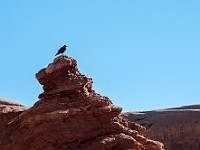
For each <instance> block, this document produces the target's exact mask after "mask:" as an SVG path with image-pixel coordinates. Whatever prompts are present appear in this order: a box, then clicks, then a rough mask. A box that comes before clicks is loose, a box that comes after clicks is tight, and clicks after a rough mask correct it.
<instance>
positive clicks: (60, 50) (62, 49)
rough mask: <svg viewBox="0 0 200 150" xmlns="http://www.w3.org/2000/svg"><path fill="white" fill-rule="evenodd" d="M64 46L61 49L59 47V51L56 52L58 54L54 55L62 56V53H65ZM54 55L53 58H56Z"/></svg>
mask: <svg viewBox="0 0 200 150" xmlns="http://www.w3.org/2000/svg"><path fill="white" fill-rule="evenodd" d="M66 47H67V46H66V45H64V46H63V47H61V48H60V49H59V50H58V52H57V53H56V55H58V54H63V53H64V52H65V50H66ZM56 55H55V56H56Z"/></svg>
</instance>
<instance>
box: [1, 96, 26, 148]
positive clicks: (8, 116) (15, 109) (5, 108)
mask: <svg viewBox="0 0 200 150" xmlns="http://www.w3.org/2000/svg"><path fill="white" fill-rule="evenodd" d="M26 109H28V108H27V107H25V106H23V105H21V104H19V103H16V102H13V101H10V100H7V99H4V98H0V150H2V149H6V148H7V149H8V150H9V147H5V145H4V143H6V142H7V140H8V138H9V133H8V131H7V124H8V123H9V122H10V120H12V119H13V118H15V117H17V116H19V115H20V114H21V113H22V112H23V111H24V110H26Z"/></svg>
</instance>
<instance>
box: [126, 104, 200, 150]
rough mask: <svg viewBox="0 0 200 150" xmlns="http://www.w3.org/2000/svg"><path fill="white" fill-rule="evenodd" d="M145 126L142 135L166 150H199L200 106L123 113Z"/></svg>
mask: <svg viewBox="0 0 200 150" xmlns="http://www.w3.org/2000/svg"><path fill="white" fill-rule="evenodd" d="M122 116H123V117H124V118H127V119H129V120H130V121H132V122H136V123H138V124H140V125H142V126H145V127H146V128H147V130H146V131H145V132H144V134H145V135H146V136H147V137H149V138H151V139H153V140H159V141H161V142H163V143H164V145H165V148H166V149H167V150H200V139H199V137H200V105H192V106H184V107H179V108H171V109H162V110H155V111H145V112H127V113H123V114H122Z"/></svg>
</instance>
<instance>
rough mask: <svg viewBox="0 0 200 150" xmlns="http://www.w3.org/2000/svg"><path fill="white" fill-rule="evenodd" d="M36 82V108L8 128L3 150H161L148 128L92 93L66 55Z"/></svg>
mask: <svg viewBox="0 0 200 150" xmlns="http://www.w3.org/2000/svg"><path fill="white" fill-rule="evenodd" d="M36 78H37V79H38V81H39V82H40V84H42V85H43V89H44V92H43V93H42V94H40V95H39V98H40V100H39V101H38V102H37V103H35V105H34V106H33V107H31V108H30V109H28V110H26V111H24V112H23V113H21V114H19V115H18V116H17V117H15V118H14V119H12V120H10V121H9V122H8V123H7V130H8V131H9V132H8V135H7V137H8V139H7V140H6V141H3V142H2V143H0V144H1V145H0V146H1V147H0V149H1V150H8V149H11V150H27V149H28V150H39V149H45V150H111V149H112V150H163V149H164V148H163V144H162V143H160V142H157V141H152V140H149V139H148V138H146V137H144V136H143V132H144V131H145V128H144V127H142V126H140V125H138V124H135V123H133V122H129V121H127V119H124V118H121V117H119V114H120V113H121V110H122V108H121V107H118V106H115V105H113V103H112V102H111V100H110V99H109V98H108V97H105V96H101V95H99V94H97V93H96V92H95V91H94V90H92V79H91V78H89V77H88V76H85V75H83V74H81V73H80V72H79V71H78V68H77V62H76V60H74V59H73V58H70V57H68V56H65V55H62V56H59V57H57V58H56V59H55V60H54V62H53V63H51V64H49V65H48V67H47V68H44V69H42V70H40V71H39V72H38V73H37V74H36Z"/></svg>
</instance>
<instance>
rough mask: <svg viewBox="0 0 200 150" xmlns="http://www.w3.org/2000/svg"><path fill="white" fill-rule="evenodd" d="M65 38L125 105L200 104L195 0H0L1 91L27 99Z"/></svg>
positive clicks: (98, 86)
mask: <svg viewBox="0 0 200 150" xmlns="http://www.w3.org/2000/svg"><path fill="white" fill-rule="evenodd" d="M64 44H66V45H68V50H67V51H66V53H65V54H67V55H69V56H71V57H73V58H75V59H76V60H77V61H78V67H79V70H80V71H81V72H82V73H83V74H86V75H89V76H90V77H92V78H93V81H94V85H93V88H94V90H95V91H96V92H98V93H100V94H102V95H105V96H108V97H109V98H110V99H111V100H112V101H113V103H114V104H116V105H118V106H122V107H123V111H140V110H152V109H160V108H168V107H177V106H182V105H190V104H199V103H200V102H199V101H200V1H199V0H167V1H164V0H137V1H136V0H123V1H122V0H99V1H95V0H73V1H72V0H57V1H55V0H4V1H3V0H1V1H0V52H1V53H0V54H1V58H0V69H1V71H0V97H4V98H7V99H11V100H14V101H17V102H19V103H21V104H23V105H25V106H29V107H30V106H32V105H33V104H34V103H35V102H36V101H37V100H38V98H37V97H38V95H39V94H40V93H42V87H41V85H40V84H39V83H38V81H37V80H36V79H35V73H37V72H38V71H39V70H40V69H42V68H44V67H46V66H47V65H48V64H49V63H51V62H52V61H53V59H54V58H55V56H54V55H55V53H56V52H57V50H58V49H59V48H60V47H61V46H63V45H64Z"/></svg>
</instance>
